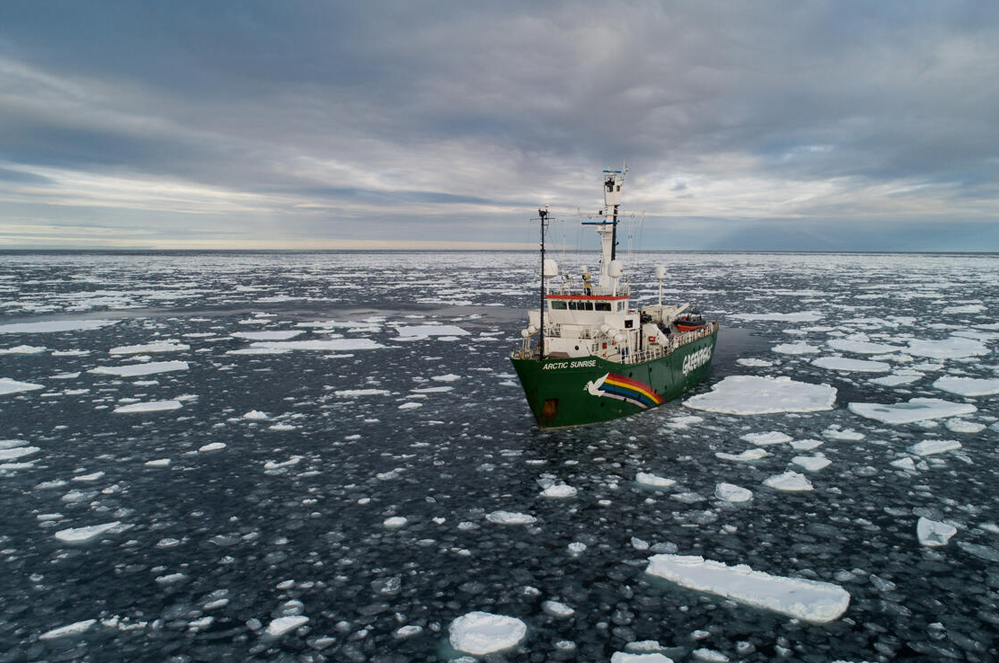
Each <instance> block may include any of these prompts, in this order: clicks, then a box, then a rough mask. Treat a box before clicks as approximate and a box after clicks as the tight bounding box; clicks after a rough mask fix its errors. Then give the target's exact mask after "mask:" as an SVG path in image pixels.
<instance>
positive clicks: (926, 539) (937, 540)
mask: <svg viewBox="0 0 999 663" xmlns="http://www.w3.org/2000/svg"><path fill="white" fill-rule="evenodd" d="M955 534H957V528H956V527H954V526H953V525H948V524H947V523H941V522H938V521H936V520H930V519H929V518H923V517H921V518H920V519H919V521H918V522H917V523H916V536H917V537H918V538H919V543H920V544H921V545H924V546H926V547H928V548H939V547H941V546H945V545H947V543H948V542H949V541H950V537H952V536H954V535H955Z"/></svg>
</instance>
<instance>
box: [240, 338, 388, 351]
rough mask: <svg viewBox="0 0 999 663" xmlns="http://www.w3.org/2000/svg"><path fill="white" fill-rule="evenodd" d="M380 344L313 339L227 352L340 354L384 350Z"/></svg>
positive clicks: (261, 343) (258, 344)
mask: <svg viewBox="0 0 999 663" xmlns="http://www.w3.org/2000/svg"><path fill="white" fill-rule="evenodd" d="M384 347H385V346H384V345H382V344H381V343H377V342H375V341H372V340H371V339H367V338H332V339H328V340H320V339H315V340H311V341H257V342H256V343H251V344H250V347H248V348H243V349H241V350H229V352H227V353H226V354H230V355H237V354H239V355H246V354H254V355H265V354H284V353H285V352H291V351H293V350H314V351H320V352H341V351H344V350H377V349H379V348H384Z"/></svg>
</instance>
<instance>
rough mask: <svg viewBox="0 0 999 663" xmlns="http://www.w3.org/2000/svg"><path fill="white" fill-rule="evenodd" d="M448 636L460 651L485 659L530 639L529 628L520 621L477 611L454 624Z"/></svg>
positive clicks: (456, 620)
mask: <svg viewBox="0 0 999 663" xmlns="http://www.w3.org/2000/svg"><path fill="white" fill-rule="evenodd" d="M448 633H449V634H450V641H451V646H452V647H454V648H455V649H457V650H458V651H460V652H463V653H465V654H472V655H473V656H485V655H487V654H495V653H497V652H501V651H504V650H507V649H512V648H513V647H516V646H517V645H519V644H520V643H521V642H522V641H523V640H524V637H525V636H526V635H527V624H525V623H524V622H522V621H521V620H519V619H517V618H516V617H508V616H506V615H495V614H493V613H489V612H478V611H477V612H470V613H468V614H466V615H462V616H461V617H458V618H457V619H455V620H454V621H453V622H451V626H450V627H449V628H448Z"/></svg>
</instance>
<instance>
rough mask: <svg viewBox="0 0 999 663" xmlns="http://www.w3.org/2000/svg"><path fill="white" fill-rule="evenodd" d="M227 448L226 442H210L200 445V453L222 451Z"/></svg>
mask: <svg viewBox="0 0 999 663" xmlns="http://www.w3.org/2000/svg"><path fill="white" fill-rule="evenodd" d="M222 449H225V442H209V443H208V444H205V445H202V446H200V447H198V453H201V454H203V453H209V452H211V451H220V450H222Z"/></svg>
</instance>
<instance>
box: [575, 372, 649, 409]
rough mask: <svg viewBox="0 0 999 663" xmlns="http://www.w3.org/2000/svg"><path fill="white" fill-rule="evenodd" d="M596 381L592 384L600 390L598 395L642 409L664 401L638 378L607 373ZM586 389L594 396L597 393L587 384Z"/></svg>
mask: <svg viewBox="0 0 999 663" xmlns="http://www.w3.org/2000/svg"><path fill="white" fill-rule="evenodd" d="M598 382H599V383H600V384H598V385H594V388H595V389H596V390H597V391H599V392H601V393H600V394H599V395H601V396H606V397H608V398H616V399H617V400H620V401H625V402H627V403H632V404H634V405H637V406H638V407H640V408H642V409H643V410H644V409H646V408H650V407H655V406H656V405H662V404H663V402H664V401H663V397H662V396H660V395H659V394H658V393H656V390H655V389H653V388H652V387H650V386H649V385H647V384H645V383H644V382H639V381H638V380H633V379H631V378H626V377H624V376H623V375H617V374H616V373H607V374H606V375H604V376H603V377H602V378H600V380H599V381H598ZM587 391H589V392H590V393H591V394H593V395H594V396H596V395H598V394H596V393H594V391H593V390H592V389H590V388H589V386H587Z"/></svg>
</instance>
